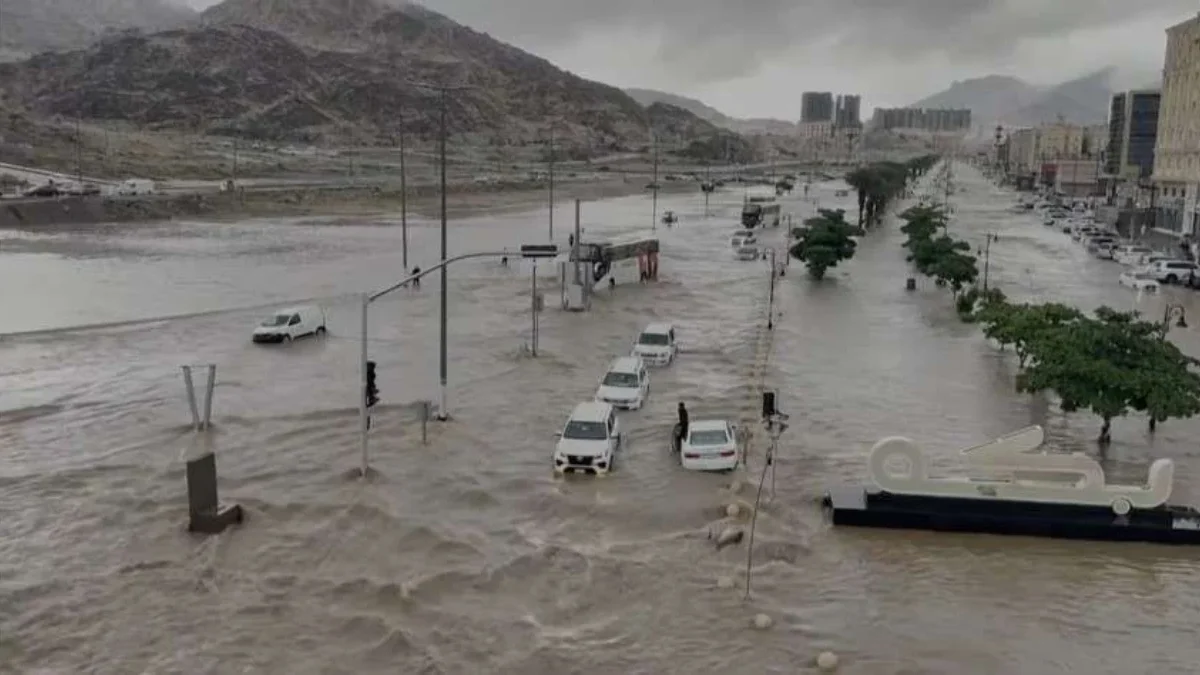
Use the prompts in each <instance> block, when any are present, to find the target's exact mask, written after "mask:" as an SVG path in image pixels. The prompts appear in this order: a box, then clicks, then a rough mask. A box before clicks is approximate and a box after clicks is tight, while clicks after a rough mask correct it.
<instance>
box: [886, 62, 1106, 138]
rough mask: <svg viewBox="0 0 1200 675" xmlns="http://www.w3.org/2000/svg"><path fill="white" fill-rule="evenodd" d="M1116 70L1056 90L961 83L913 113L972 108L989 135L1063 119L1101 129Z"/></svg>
mask: <svg viewBox="0 0 1200 675" xmlns="http://www.w3.org/2000/svg"><path fill="white" fill-rule="evenodd" d="M1113 73H1114V69H1112V68H1105V69H1104V70H1100V71H1098V72H1095V73H1092V74H1089V75H1085V76H1083V77H1080V78H1077V79H1074V80H1070V81H1068V82H1063V83H1061V84H1058V85H1054V86H1050V87H1038V86H1035V85H1031V84H1029V83H1027V82H1024V81H1022V80H1019V79H1017V78H1014V77H1007V76H1004V75H988V76H987V77H980V78H976V79H972V80H965V81H962V82H955V83H954V84H953V85H951V86H950V88H948V89H946V90H944V91H941V92H938V93H937V94H934V95H932V96H928V97H926V98H923V99H921V100H920V101H917V102H916V103H913V104H912V105H911V106H909V107H913V108H968V109H970V110H971V118H972V124H973V125H974V126H975V127H977V128H983V129H985V130H986V129H988V128H990V127H992V126H993V125H995V124H1003V125H1004V126H1037V125H1039V124H1046V123H1051V122H1056V121H1058V119H1059V117H1060V116H1061V117H1062V119H1064V120H1065V121H1067V122H1072V123H1075V124H1099V123H1102V122H1104V121H1105V120H1107V119H1108V107H1109V102H1110V100H1111V98H1112V79H1113Z"/></svg>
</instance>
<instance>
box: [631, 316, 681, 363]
mask: <svg viewBox="0 0 1200 675" xmlns="http://www.w3.org/2000/svg"><path fill="white" fill-rule="evenodd" d="M676 350H678V346H677V345H676V344H675V326H673V325H671V324H669V323H652V324H650V325H649V326H646V327H645V328H643V329H642V332H641V333H640V334H639V335H638V338H637V343H636V344H635V345H633V355H634V356H640V357H641V358H642V361H645V362H646V365H649V366H669V365H671V362H672V361H674V360H675V353H676Z"/></svg>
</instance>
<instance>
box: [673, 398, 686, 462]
mask: <svg viewBox="0 0 1200 675" xmlns="http://www.w3.org/2000/svg"><path fill="white" fill-rule="evenodd" d="M675 429H676V431H675V447H676V448H678V449H680V450H682V449H683V439H685V438H687V432H688V411H687V407H686V406H685V405H683V401H680V402H679V424H677V425H676V427H675Z"/></svg>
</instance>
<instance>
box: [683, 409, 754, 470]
mask: <svg viewBox="0 0 1200 675" xmlns="http://www.w3.org/2000/svg"><path fill="white" fill-rule="evenodd" d="M739 454H740V453H739V451H738V439H737V426H735V425H733V424H730V423H729V422H726V421H725V420H697V421H695V422H692V423H691V424H689V425H688V433H687V437H686V438H684V439H683V443H682V445H681V447H680V448H679V462H680V464H682V465H683V468H685V469H688V470H690V471H732V470H733V469H736V468H737V465H738V461H739V460H740V459H741V458H740V457H739V456H738V455H739Z"/></svg>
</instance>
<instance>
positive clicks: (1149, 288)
mask: <svg viewBox="0 0 1200 675" xmlns="http://www.w3.org/2000/svg"><path fill="white" fill-rule="evenodd" d="M1117 283H1119V284H1121V285H1122V286H1128V287H1129V288H1132V289H1134V290H1136V291H1146V292H1148V293H1157V292H1158V280H1157V279H1155V278H1154V275H1153V274H1151V273H1149V272H1146V271H1144V270H1139V271H1136V272H1135V271H1132V270H1126V271H1124V272H1122V273H1121V276H1120V277H1118V278H1117Z"/></svg>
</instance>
